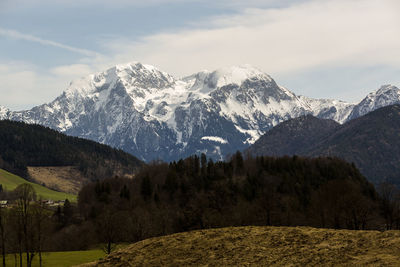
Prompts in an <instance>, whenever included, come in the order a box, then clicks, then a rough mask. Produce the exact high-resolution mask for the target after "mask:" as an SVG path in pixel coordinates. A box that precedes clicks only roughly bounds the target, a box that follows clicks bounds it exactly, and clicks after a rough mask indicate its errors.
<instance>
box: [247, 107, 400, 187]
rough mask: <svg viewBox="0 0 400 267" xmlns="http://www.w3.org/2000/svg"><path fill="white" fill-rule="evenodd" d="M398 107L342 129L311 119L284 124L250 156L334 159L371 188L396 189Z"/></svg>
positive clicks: (398, 172)
mask: <svg viewBox="0 0 400 267" xmlns="http://www.w3.org/2000/svg"><path fill="white" fill-rule="evenodd" d="M399 132H400V105H392V106H387V107H383V108H380V109H377V110H375V111H373V112H370V113H368V114H366V115H364V116H362V117H359V118H357V119H354V120H351V121H349V122H347V123H345V124H343V125H333V124H332V122H331V121H326V120H322V119H318V118H315V117H312V116H303V117H300V118H296V119H293V120H290V121H286V122H284V123H282V124H280V125H278V126H276V127H275V128H273V129H272V130H270V131H269V132H267V133H266V134H265V135H264V136H262V137H261V138H260V139H259V140H257V141H256V142H255V144H254V145H252V146H251V147H250V148H249V149H248V151H249V153H251V154H254V155H273V156H276V155H289V156H291V155H304V156H314V157H315V156H336V157H340V158H342V159H345V160H346V161H348V162H354V163H355V165H356V166H357V167H358V168H359V169H360V171H361V173H362V174H363V175H364V176H366V177H367V179H368V180H369V181H371V182H373V183H375V184H378V183H380V182H382V181H389V182H392V183H395V184H397V185H400V138H399V137H400V135H399Z"/></svg>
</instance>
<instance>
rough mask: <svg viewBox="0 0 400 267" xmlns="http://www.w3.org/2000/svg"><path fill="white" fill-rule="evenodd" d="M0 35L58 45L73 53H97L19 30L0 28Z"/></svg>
mask: <svg viewBox="0 0 400 267" xmlns="http://www.w3.org/2000/svg"><path fill="white" fill-rule="evenodd" d="M0 36H4V37H8V38H13V39H17V40H25V41H30V42H35V43H39V44H42V45H47V46H53V47H58V48H61V49H64V50H68V51H71V52H75V53H78V54H82V55H85V56H96V55H97V53H96V52H94V51H90V50H87V49H81V48H77V47H73V46H69V45H65V44H61V43H58V42H54V41H51V40H46V39H42V38H39V37H37V36H33V35H30V34H25V33H21V32H18V31H14V30H10V29H4V28H0Z"/></svg>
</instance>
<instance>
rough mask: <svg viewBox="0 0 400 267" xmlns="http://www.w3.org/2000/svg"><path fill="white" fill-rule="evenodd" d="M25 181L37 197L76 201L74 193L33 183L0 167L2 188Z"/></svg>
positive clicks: (12, 188) (11, 187) (8, 187)
mask: <svg viewBox="0 0 400 267" xmlns="http://www.w3.org/2000/svg"><path fill="white" fill-rule="evenodd" d="M23 183H27V184H30V185H32V186H33V188H34V189H35V191H36V195H37V197H38V198H39V197H42V198H43V199H51V200H55V201H56V200H65V199H68V200H69V201H72V202H76V200H77V197H76V195H72V194H67V193H63V192H57V191H54V190H51V189H48V188H46V187H44V186H41V185H39V184H35V183H32V182H28V181H27V180H25V179H23V178H21V177H19V176H17V175H14V174H12V173H10V172H7V171H5V170H3V169H0V184H1V185H3V190H7V191H12V190H14V189H15V188H16V187H17V186H18V185H20V184H23Z"/></svg>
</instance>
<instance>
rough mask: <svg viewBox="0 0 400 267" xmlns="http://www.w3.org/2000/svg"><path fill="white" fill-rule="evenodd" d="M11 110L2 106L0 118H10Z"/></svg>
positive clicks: (0, 107)
mask: <svg viewBox="0 0 400 267" xmlns="http://www.w3.org/2000/svg"><path fill="white" fill-rule="evenodd" d="M9 113H10V110H9V109H8V108H6V107H3V106H0V118H1V119H6V118H8V116H9Z"/></svg>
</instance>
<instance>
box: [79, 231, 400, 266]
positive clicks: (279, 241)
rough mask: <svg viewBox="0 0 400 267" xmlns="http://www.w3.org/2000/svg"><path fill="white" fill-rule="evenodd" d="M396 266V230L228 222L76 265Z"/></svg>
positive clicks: (399, 261)
mask: <svg viewBox="0 0 400 267" xmlns="http://www.w3.org/2000/svg"><path fill="white" fill-rule="evenodd" d="M238 265H239V266H400V232H399V231H387V232H378V231H349V230H328V229H315V228H310V227H230V228H222V229H211V230H200V231H193V232H185V233H179V234H174V235H169V236H163V237H157V238H151V239H147V240H144V241H141V242H138V243H135V244H132V245H130V246H128V247H126V248H124V249H122V250H119V251H117V252H115V253H112V254H111V255H110V256H108V257H107V258H105V259H103V260H101V261H99V262H96V263H90V264H86V265H82V266H87V267H89V266H238Z"/></svg>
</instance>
